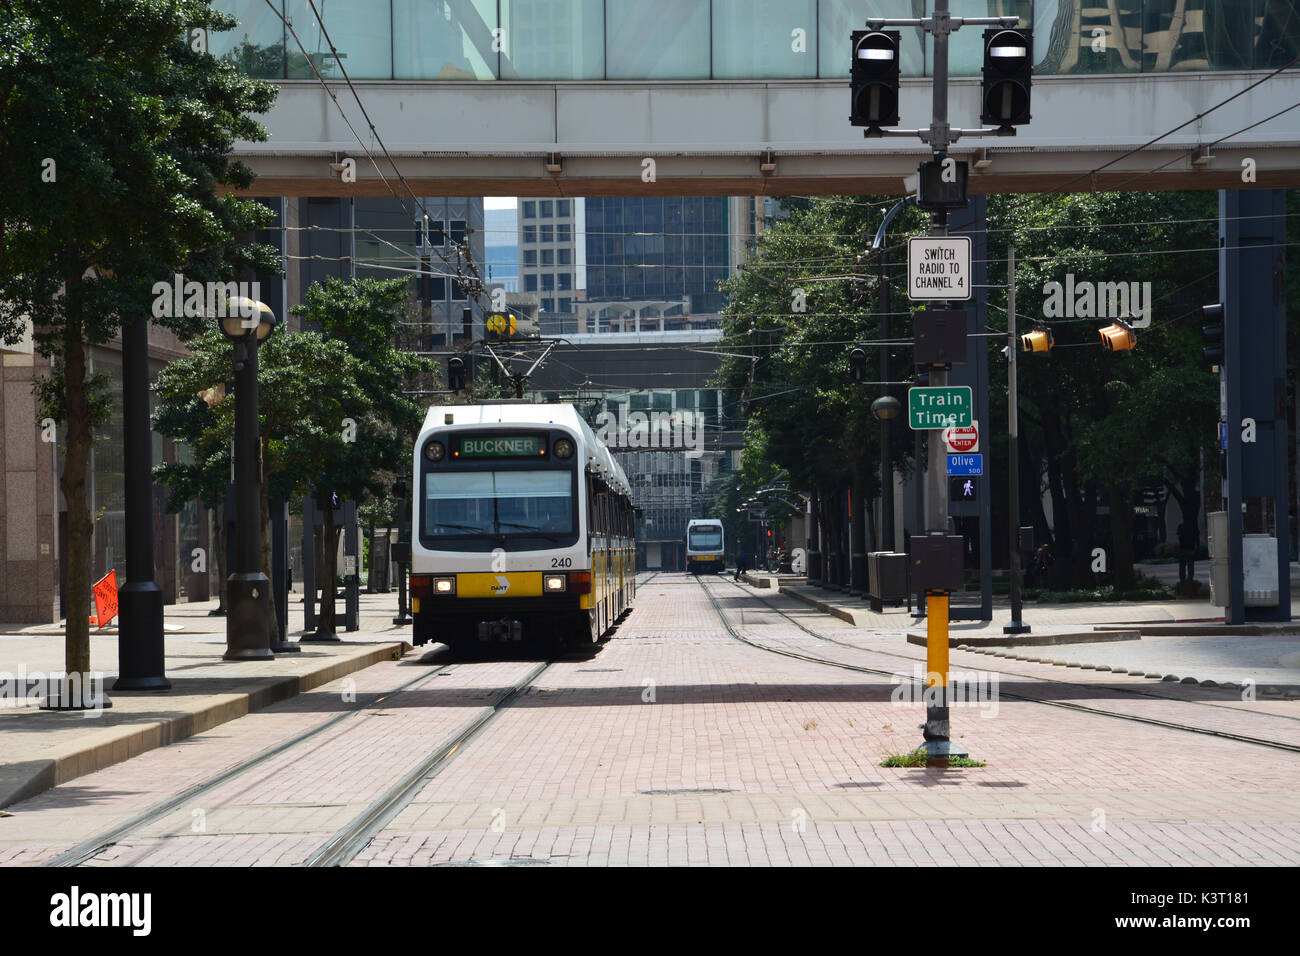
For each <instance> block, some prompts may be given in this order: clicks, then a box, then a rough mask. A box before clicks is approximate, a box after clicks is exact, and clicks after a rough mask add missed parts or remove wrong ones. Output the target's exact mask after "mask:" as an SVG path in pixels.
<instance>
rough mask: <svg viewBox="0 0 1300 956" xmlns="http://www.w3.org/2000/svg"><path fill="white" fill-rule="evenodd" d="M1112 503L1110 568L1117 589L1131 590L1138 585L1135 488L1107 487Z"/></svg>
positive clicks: (1123, 486) (1122, 486)
mask: <svg viewBox="0 0 1300 956" xmlns="http://www.w3.org/2000/svg"><path fill="white" fill-rule="evenodd" d="M1106 497H1107V500H1108V503H1109V505H1110V551H1111V554H1110V569H1111V570H1112V571H1113V572H1114V573H1115V578H1114V580H1115V589H1116V590H1117V591H1131V590H1133V589H1134V588H1135V587H1137V577H1136V576H1135V575H1134V573H1133V490H1132V489H1131V488H1129V487H1127V486H1125V485H1119V484H1114V485H1111V486H1110V487H1109V488H1108V489H1107V495H1106Z"/></svg>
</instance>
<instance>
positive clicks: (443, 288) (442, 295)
mask: <svg viewBox="0 0 1300 956" xmlns="http://www.w3.org/2000/svg"><path fill="white" fill-rule="evenodd" d="M430 285H431V287H432V289H433V291H432V292H431V293H430V297H431V298H432V300H433V301H434V302H446V301H447V280H446V279H445V278H444V277H443V276H434V277H433V279H432V280H431V281H430Z"/></svg>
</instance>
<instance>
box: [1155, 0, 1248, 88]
mask: <svg viewBox="0 0 1300 956" xmlns="http://www.w3.org/2000/svg"><path fill="white" fill-rule="evenodd" d="M1142 8H1143V9H1142V14H1143V22H1142V69H1143V70H1144V71H1145V72H1149V73H1166V72H1170V71H1179V70H1247V69H1250V65H1251V59H1252V50H1251V46H1252V41H1253V38H1254V33H1255V21H1254V13H1255V11H1254V9H1253V4H1252V3H1251V2H1250V0H1228V2H1225V0H1201V2H1200V3H1189V2H1188V0H1145V2H1144V3H1143V4H1142Z"/></svg>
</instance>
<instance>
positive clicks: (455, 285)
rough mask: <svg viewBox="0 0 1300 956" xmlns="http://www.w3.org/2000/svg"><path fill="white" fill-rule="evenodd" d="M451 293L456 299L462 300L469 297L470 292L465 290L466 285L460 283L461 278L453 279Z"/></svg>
mask: <svg viewBox="0 0 1300 956" xmlns="http://www.w3.org/2000/svg"><path fill="white" fill-rule="evenodd" d="M451 295H452V298H453V299H455V300H456V301H457V302H461V301H464V300H465V299H468V298H469V293H468V292H466V291H465V287H464V286H462V285H461V284H460V280H459V279H452V280H451Z"/></svg>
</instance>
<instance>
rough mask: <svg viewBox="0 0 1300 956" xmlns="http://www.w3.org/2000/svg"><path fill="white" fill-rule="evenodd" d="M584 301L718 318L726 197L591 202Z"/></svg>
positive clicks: (725, 255)
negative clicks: (657, 306) (658, 306)
mask: <svg viewBox="0 0 1300 956" xmlns="http://www.w3.org/2000/svg"><path fill="white" fill-rule="evenodd" d="M586 210H587V236H586V248H587V301H589V302H602V301H604V302H616V301H620V300H623V301H645V300H658V301H664V302H673V301H678V302H683V303H685V302H686V301H687V300H688V297H689V305H690V311H691V312H693V313H695V314H697V315H698V314H710V313H716V312H719V311H721V310H722V308H723V306H724V305H725V303H726V298H725V296H724V295H723V294H722V293H721V292H719V291H718V282H719V281H720V280H722V279H725V278H726V277H727V275H728V254H729V246H728V235H729V233H728V222H727V199H726V197H724V196H636V197H608V198H589V199H587V201H586Z"/></svg>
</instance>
